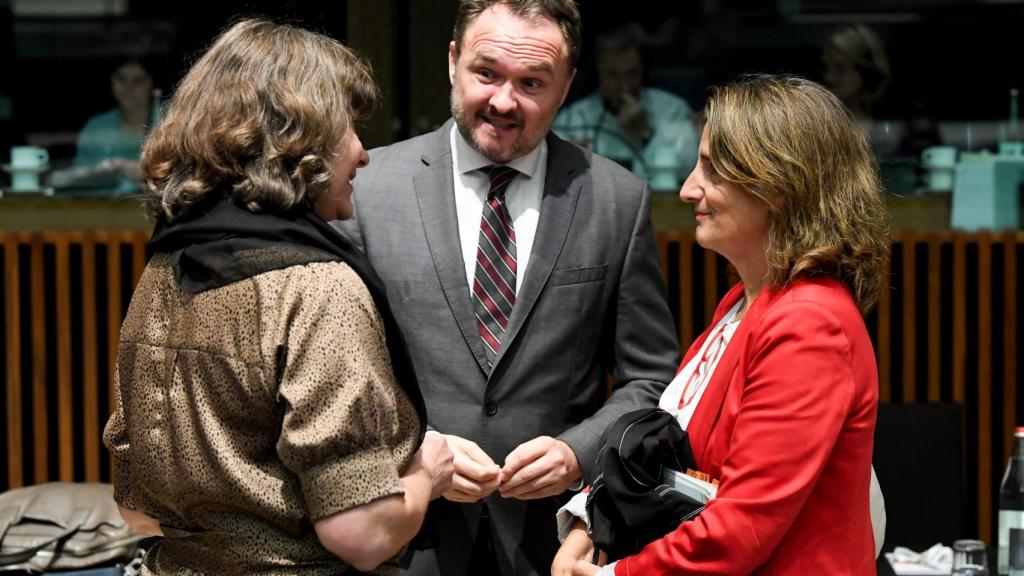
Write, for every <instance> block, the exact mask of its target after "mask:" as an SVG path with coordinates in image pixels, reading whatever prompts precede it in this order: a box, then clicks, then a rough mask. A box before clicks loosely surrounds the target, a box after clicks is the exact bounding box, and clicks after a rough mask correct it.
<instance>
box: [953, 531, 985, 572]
mask: <svg viewBox="0 0 1024 576" xmlns="http://www.w3.org/2000/svg"><path fill="white" fill-rule="evenodd" d="M952 576H989V573H988V558H987V557H986V554H985V543H984V542H982V541H981V540H957V541H956V542H953V574H952Z"/></svg>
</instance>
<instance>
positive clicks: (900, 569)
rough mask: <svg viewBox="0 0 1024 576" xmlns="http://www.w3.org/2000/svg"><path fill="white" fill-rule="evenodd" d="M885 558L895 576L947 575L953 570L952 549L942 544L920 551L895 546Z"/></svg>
mask: <svg viewBox="0 0 1024 576" xmlns="http://www.w3.org/2000/svg"><path fill="white" fill-rule="evenodd" d="M885 559H886V560H888V561H889V565H890V566H892V571H893V572H895V573H896V574H897V576H949V574H950V572H952V570H953V549H952V548H950V547H948V546H943V545H942V544H936V545H934V546H932V547H931V548H929V549H927V550H925V551H924V552H921V553H918V552H914V551H913V550H911V549H909V548H904V547H902V546H897V547H896V548H895V549H894V550H893V551H892V552H886V554H885Z"/></svg>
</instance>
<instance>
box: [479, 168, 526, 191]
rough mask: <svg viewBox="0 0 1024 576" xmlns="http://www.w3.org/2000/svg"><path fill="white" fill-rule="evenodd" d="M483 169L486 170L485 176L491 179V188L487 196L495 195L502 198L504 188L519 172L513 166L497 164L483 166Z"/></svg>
mask: <svg viewBox="0 0 1024 576" xmlns="http://www.w3.org/2000/svg"><path fill="white" fill-rule="evenodd" d="M484 171H485V172H487V176H488V177H489V178H490V179H491V188H490V190H489V192H488V196H497V197H499V198H502V199H504V197H505V190H506V189H507V188H508V184H509V182H511V181H512V180H513V179H514V178H515V177H516V174H518V173H519V172H518V171H517V170H516V169H515V168H510V167H508V166H501V165H497V164H495V165H492V166H488V167H487V168H484Z"/></svg>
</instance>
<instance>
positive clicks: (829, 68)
mask: <svg viewBox="0 0 1024 576" xmlns="http://www.w3.org/2000/svg"><path fill="white" fill-rule="evenodd" d="M821 67H822V81H823V83H824V84H825V86H827V87H828V89H829V90H831V91H832V93H833V94H835V95H836V97H838V98H839V100H840V101H842V103H843V104H845V105H846V107H847V108H849V110H850V112H851V113H852V114H853V117H854V118H855V119H856V120H857V124H858V125H859V126H860V127H861V128H862V129H863V130H864V132H865V133H866V134H867V136H868V139H869V140H870V142H871V147H872V149H873V150H874V151H875V153H876V154H877V155H878V156H879V157H880V158H887V157H892V156H895V155H897V154H899V153H900V146H901V140H902V139H903V137H904V132H905V129H906V127H905V125H904V124H903V123H902V122H899V121H895V120H891V119H886V120H877V119H876V114H877V112H878V106H879V103H880V102H881V101H882V98H883V96H884V95H885V92H886V90H887V89H888V88H889V83H890V82H891V81H892V71H891V69H890V67H889V57H888V56H887V55H886V51H885V45H884V44H883V43H882V40H881V38H879V36H878V34H877V33H876V32H875V31H874V30H872V29H871V28H868V27H867V26H865V25H863V24H848V25H845V26H841V27H839V28H836V29H835V30H833V31H832V32H831V33H829V35H828V37H827V38H826V40H825V44H824V46H823V48H822V51H821Z"/></svg>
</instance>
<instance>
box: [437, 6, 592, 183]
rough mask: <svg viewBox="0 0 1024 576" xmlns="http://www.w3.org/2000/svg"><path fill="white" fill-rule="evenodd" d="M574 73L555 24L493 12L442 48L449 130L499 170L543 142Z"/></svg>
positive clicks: (504, 10)
mask: <svg viewBox="0 0 1024 576" xmlns="http://www.w3.org/2000/svg"><path fill="white" fill-rule="evenodd" d="M574 73H575V72H574V70H572V69H570V66H569V52H568V48H567V46H566V42H565V38H564V37H563V36H562V33H561V31H560V30H559V28H558V25H556V24H555V23H554V22H553V21H551V20H549V19H546V18H535V19H532V20H526V19H523V18H520V17H518V16H515V15H513V14H511V13H510V12H509V11H508V8H507V7H505V6H503V5H501V4H498V5H495V6H493V7H491V8H488V9H487V10H485V11H484V12H482V13H481V14H480V15H479V16H477V18H476V20H474V21H473V23H472V24H470V25H469V27H468V28H467V29H466V32H465V34H464V36H463V38H462V45H461V46H460V47H458V48H457V47H456V45H455V43H454V42H452V43H451V44H450V45H449V47H448V77H449V80H451V83H452V93H451V104H452V116H453V117H454V118H455V124H456V126H458V128H459V132H461V133H462V136H463V137H464V138H465V139H466V141H467V142H469V143H470V145H471V146H472V147H473V148H474V149H475V150H476V151H477V152H479V153H480V154H481V155H483V156H484V157H485V158H487V159H488V160H490V161H491V162H494V163H497V164H506V163H508V162H510V161H512V160H514V159H516V158H519V157H521V156H524V155H526V154H528V153H530V151H532V150H533V149H534V148H536V147H537V145H538V144H540V142H541V140H543V139H544V137H545V136H547V133H548V130H549V129H550V128H551V123H552V122H553V121H554V119H555V114H556V113H557V112H558V107H559V106H561V105H562V101H563V100H565V95H566V94H567V93H568V91H569V84H570V83H571V82H572V77H573V75H574Z"/></svg>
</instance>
